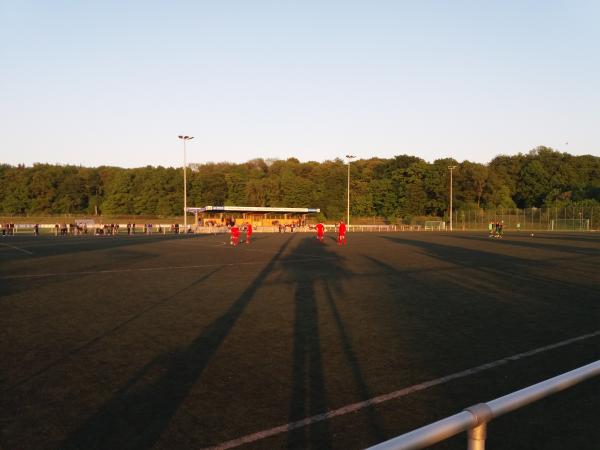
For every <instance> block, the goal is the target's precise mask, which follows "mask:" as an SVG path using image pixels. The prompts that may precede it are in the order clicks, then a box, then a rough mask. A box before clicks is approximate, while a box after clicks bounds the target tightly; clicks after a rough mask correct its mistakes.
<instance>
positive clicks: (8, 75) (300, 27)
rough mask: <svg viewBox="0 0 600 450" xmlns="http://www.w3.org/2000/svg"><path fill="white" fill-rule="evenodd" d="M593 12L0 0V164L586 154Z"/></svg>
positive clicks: (550, 4) (596, 15)
mask: <svg viewBox="0 0 600 450" xmlns="http://www.w3.org/2000/svg"><path fill="white" fill-rule="evenodd" d="M598 23H600V2H598V1H596V0H589V1H588V0H582V1H579V0H572V1H562V0H561V1H554V0H548V1H528V0H520V1H489V2H482V1H461V0H456V1H428V0H418V1H417V0H413V1H402V0H370V1H365V0H363V1H355V0H343V1H338V0H320V1H313V0H304V1H287V0H273V1H264V0H253V1H247V0H240V1H234V0H220V1H214V0H213V1H200V0H198V1H162V2H159V1H152V0H146V1H143V2H142V1H112V0H106V1H101V2H99V1H87V0H73V1H63V0H54V1H51V2H50V1H46V0H44V1H28V0H19V1H9V0H0V163H8V164H12V165H16V164H26V165H31V164H33V163H36V162H40V163H53V164H54V163H58V164H76V165H83V166H99V165H112V166H121V167H140V166H147V165H152V166H158V165H162V166H181V165H182V164H183V143H182V141H180V140H179V139H178V138H177V136H178V135H180V134H186V135H191V136H194V139H193V140H192V141H189V143H188V144H187V161H188V162H194V163H205V162H220V161H229V162H244V161H248V160H250V159H254V158H278V159H287V158H290V157H295V158H297V159H299V160H301V161H309V160H312V161H324V160H328V159H335V158H338V157H341V158H343V157H344V155H346V154H353V155H356V156H357V157H358V158H361V159H365V158H371V157H382V158H390V157H393V156H394V155H400V154H409V155H415V156H419V157H421V158H423V159H425V160H427V161H433V160H435V159H439V158H446V157H453V158H455V159H457V160H458V161H463V160H469V161H476V162H482V163H485V162H489V161H490V160H491V159H493V158H494V157H495V156H497V155H499V154H516V153H519V152H523V153H525V152H528V151H529V150H531V149H533V148H535V147H537V146H539V145H545V146H548V147H552V148H554V149H557V150H560V151H565V152H568V153H571V154H574V155H580V154H592V155H596V156H600V126H599V125H600V27H599V26H598Z"/></svg>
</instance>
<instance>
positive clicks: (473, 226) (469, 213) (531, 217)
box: [445, 206, 600, 231]
mask: <svg viewBox="0 0 600 450" xmlns="http://www.w3.org/2000/svg"><path fill="white" fill-rule="evenodd" d="M445 219H446V221H448V220H449V218H448V217H446V218H445ZM452 221H453V228H454V229H455V230H484V229H487V227H488V225H489V223H490V222H496V221H500V222H503V223H504V229H505V230H517V229H520V230H526V231H542V230H550V231H591V230H595V231H598V230H600V207H598V206H592V207H577V206H569V207H564V208H558V207H550V208H526V209H517V208H496V209H486V210H484V209H457V210H455V211H454V212H453V214H452Z"/></svg>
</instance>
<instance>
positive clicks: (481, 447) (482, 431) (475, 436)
mask: <svg viewBox="0 0 600 450" xmlns="http://www.w3.org/2000/svg"><path fill="white" fill-rule="evenodd" d="M486 432H487V423H482V424H481V425H478V426H476V427H475V428H469V431H468V434H469V441H468V442H469V446H468V447H467V449H468V450H485V437H486Z"/></svg>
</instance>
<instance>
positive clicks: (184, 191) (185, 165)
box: [179, 136, 194, 234]
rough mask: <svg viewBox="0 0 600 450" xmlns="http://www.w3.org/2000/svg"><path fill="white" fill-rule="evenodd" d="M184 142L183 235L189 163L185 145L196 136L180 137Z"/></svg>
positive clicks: (185, 228) (185, 229)
mask: <svg viewBox="0 0 600 450" xmlns="http://www.w3.org/2000/svg"><path fill="white" fill-rule="evenodd" d="M179 139H181V140H182V141H183V233H184V234H185V233H187V161H186V152H185V143H186V141H189V140H190V139H194V136H179Z"/></svg>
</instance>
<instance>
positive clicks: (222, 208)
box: [187, 206, 321, 214]
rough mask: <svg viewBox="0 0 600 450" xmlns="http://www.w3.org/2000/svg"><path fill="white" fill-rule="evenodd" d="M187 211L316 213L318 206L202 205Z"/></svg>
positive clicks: (318, 210)
mask: <svg viewBox="0 0 600 450" xmlns="http://www.w3.org/2000/svg"><path fill="white" fill-rule="evenodd" d="M187 211H188V212H193V213H199V212H242V213H244V212H257V213H279V214H285V213H318V212H321V210H320V209H319V208H281V207H273V208H272V207H267V206H203V207H201V208H198V207H191V208H187Z"/></svg>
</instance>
